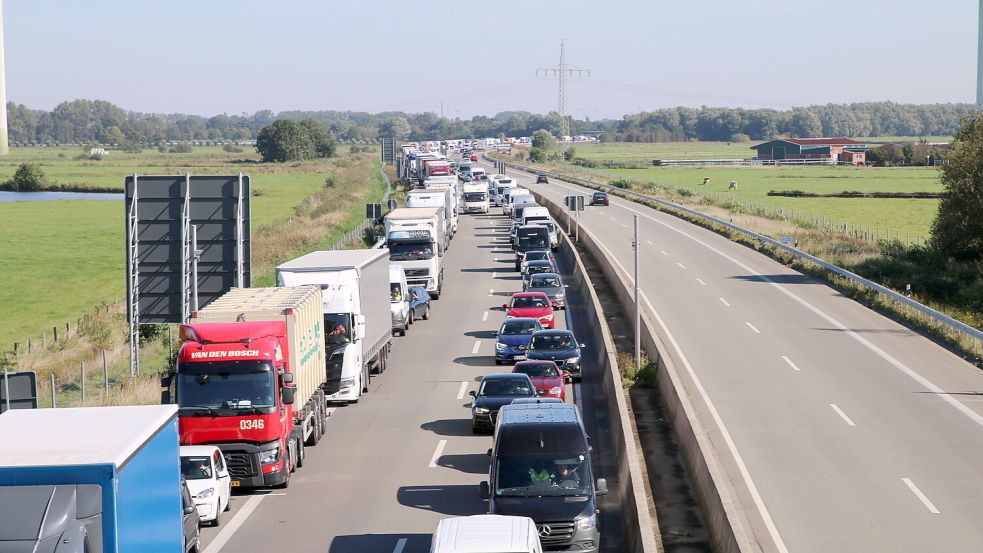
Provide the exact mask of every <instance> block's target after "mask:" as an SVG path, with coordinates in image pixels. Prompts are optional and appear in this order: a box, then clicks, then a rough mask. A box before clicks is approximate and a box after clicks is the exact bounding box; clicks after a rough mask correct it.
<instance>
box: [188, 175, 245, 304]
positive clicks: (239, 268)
mask: <svg viewBox="0 0 983 553" xmlns="http://www.w3.org/2000/svg"><path fill="white" fill-rule="evenodd" d="M242 210H243V207H242V173H239V183H238V189H237V190H236V287H237V288H245V287H246V283H245V282H244V281H243V279H244V274H243V259H244V258H243V251H242V245H243V242H244V241H245V237H244V236H243V234H242V221H243V219H245V215H246V214H245V213H243V212H242ZM197 249H198V248H197V243H196V245H195V250H196V253H195V275H196V276H195V282H197V281H198V277H197V273H198V262H197V259H198V255H199V254H198V253H197ZM196 296H197V294H196ZM197 303H198V298H197V297H195V304H196V307H195V309H196V310H197V309H198V307H197Z"/></svg>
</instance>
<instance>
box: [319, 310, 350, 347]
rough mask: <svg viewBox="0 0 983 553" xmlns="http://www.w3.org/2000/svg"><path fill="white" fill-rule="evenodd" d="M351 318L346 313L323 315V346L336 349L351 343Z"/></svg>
mask: <svg viewBox="0 0 983 553" xmlns="http://www.w3.org/2000/svg"><path fill="white" fill-rule="evenodd" d="M350 318H351V317H349V316H348V313H325V314H324V345H325V346H327V347H337V346H344V345H346V344H350V343H351V341H352V329H351V320H350Z"/></svg>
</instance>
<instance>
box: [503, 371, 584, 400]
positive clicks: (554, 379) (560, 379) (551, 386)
mask: <svg viewBox="0 0 983 553" xmlns="http://www.w3.org/2000/svg"><path fill="white" fill-rule="evenodd" d="M512 372H514V373H523V374H525V375H526V376H528V377H529V379H530V380H532V384H533V386H535V387H536V394H537V395H538V396H539V397H556V398H560V400H562V401H566V400H567V387H566V381H567V379H568V378H570V373H568V372H567V371H564V370H560V369H558V368H557V367H556V363H554V362H552V361H519V362H518V363H516V364H515V368H513V369H512Z"/></svg>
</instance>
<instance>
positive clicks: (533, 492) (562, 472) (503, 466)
mask: <svg viewBox="0 0 983 553" xmlns="http://www.w3.org/2000/svg"><path fill="white" fill-rule="evenodd" d="M495 468H496V470H495V474H496V478H495V495H496V496H520V497H540V496H584V495H590V492H591V487H592V485H593V481H592V479H591V474H590V464H589V463H588V462H587V456H586V455H584V454H577V455H573V456H570V457H562V458H552V457H549V456H546V455H543V454H525V455H510V456H508V457H499V459H498V463H497V466H496V467H495Z"/></svg>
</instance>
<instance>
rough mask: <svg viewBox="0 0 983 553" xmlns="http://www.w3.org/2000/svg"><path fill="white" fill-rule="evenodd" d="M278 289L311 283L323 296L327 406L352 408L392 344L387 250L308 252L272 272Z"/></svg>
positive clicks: (383, 367) (380, 368)
mask: <svg viewBox="0 0 983 553" xmlns="http://www.w3.org/2000/svg"><path fill="white" fill-rule="evenodd" d="M276 281H277V285H278V286H299V285H303V284H314V285H317V286H319V287H320V288H321V294H322V296H323V305H322V312H323V316H324V345H325V348H326V359H327V369H326V370H327V379H326V381H325V383H324V386H323V388H324V391H325V393H326V394H327V400H328V401H331V402H336V401H339V402H349V403H354V402H356V401H358V399H359V398H360V397H361V396H362V394H363V393H365V392H368V391H369V382H370V379H371V373H373V372H376V373H382V372H384V371H385V370H386V366H387V362H388V359H389V348H390V346H391V344H392V331H391V329H390V319H391V315H390V311H389V250H386V249H365V250H330V251H318V252H311V253H309V254H307V255H303V256H301V257H298V258H296V259H292V260H290V261H287V262H286V263H284V264H283V265H280V266H279V267H277V268H276Z"/></svg>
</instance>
